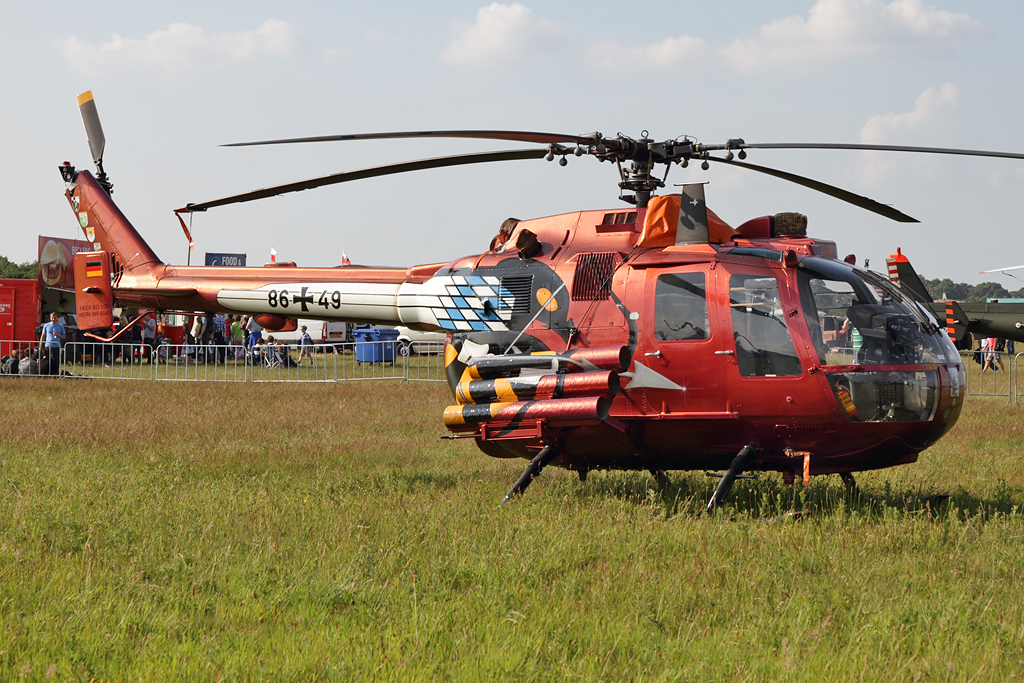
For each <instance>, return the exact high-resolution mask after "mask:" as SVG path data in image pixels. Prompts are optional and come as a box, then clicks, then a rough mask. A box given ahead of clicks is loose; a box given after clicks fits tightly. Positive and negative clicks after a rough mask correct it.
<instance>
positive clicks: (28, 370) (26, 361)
mask: <svg viewBox="0 0 1024 683" xmlns="http://www.w3.org/2000/svg"><path fill="white" fill-rule="evenodd" d="M37 358H38V353H37V352H36V351H35V350H32V351H26V352H25V357H24V358H22V359H21V362H20V363H19V364H18V374H19V375H38V374H39V361H38V360H37Z"/></svg>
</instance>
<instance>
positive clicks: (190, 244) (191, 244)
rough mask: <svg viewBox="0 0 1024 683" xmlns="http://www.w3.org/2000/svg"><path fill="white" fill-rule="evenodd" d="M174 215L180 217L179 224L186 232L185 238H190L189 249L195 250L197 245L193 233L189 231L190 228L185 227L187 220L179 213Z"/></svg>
mask: <svg viewBox="0 0 1024 683" xmlns="http://www.w3.org/2000/svg"><path fill="white" fill-rule="evenodd" d="M174 215H175V216H177V217H178V222H179V223H181V229H182V230H184V231H185V237H187V238H188V248H189V249H195V246H196V243H195V242H193V241H192V233H190V232H189V231H188V226H186V225H185V220H184V219H183V218H182V217H181V214H180V213H178V212H177V211H175V212H174Z"/></svg>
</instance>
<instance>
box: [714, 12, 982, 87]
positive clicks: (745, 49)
mask: <svg viewBox="0 0 1024 683" xmlns="http://www.w3.org/2000/svg"><path fill="white" fill-rule="evenodd" d="M984 32H985V27H984V25H983V24H982V23H981V22H979V21H976V20H974V19H971V18H970V17H969V16H968V15H966V14H954V13H952V12H946V11H943V10H939V9H936V8H935V7H932V6H931V5H926V4H924V3H923V2H921V0H892V2H889V3H885V2H882V0H818V2H817V4H815V5H814V7H812V8H811V10H810V12H809V13H808V15H807V17H806V18H805V17H802V16H791V17H786V18H784V19H777V20H775V21H772V22H771V23H768V24H765V25H764V26H762V27H761V29H760V31H759V32H758V34H757V36H755V37H752V38H740V39H737V40H735V41H733V42H732V43H730V44H729V45H727V46H726V47H724V48H721V49H720V50H719V53H720V55H721V57H722V58H723V59H724V60H725V61H726V63H727V64H729V65H730V66H731V67H732V68H733V69H735V70H737V71H740V72H746V73H755V72H764V71H767V70H773V69H780V68H802V69H808V70H811V69H816V68H821V67H823V66H827V65H829V64H832V63H835V62H838V61H845V60H852V59H861V58H868V57H874V56H878V55H887V54H893V53H898V52H906V51H909V50H919V49H920V48H921V47H922V46H931V47H933V48H941V47H947V46H949V45H950V44H951V43H952V42H953V41H954V40H956V39H958V38H961V37H964V36H970V35H980V34H982V33H984Z"/></svg>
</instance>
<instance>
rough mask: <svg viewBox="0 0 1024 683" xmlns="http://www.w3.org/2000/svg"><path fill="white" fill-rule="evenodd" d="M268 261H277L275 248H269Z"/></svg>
mask: <svg viewBox="0 0 1024 683" xmlns="http://www.w3.org/2000/svg"><path fill="white" fill-rule="evenodd" d="M270 262H271V263H277V249H274V248H273V247H271V248H270Z"/></svg>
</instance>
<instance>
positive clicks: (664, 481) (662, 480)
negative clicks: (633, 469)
mask: <svg viewBox="0 0 1024 683" xmlns="http://www.w3.org/2000/svg"><path fill="white" fill-rule="evenodd" d="M649 471H650V473H651V476H652V477H654V481H655V483H657V484H658V486H661V487H665V486H668V484H669V478H668V475H667V474H666V473H665V470H649Z"/></svg>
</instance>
